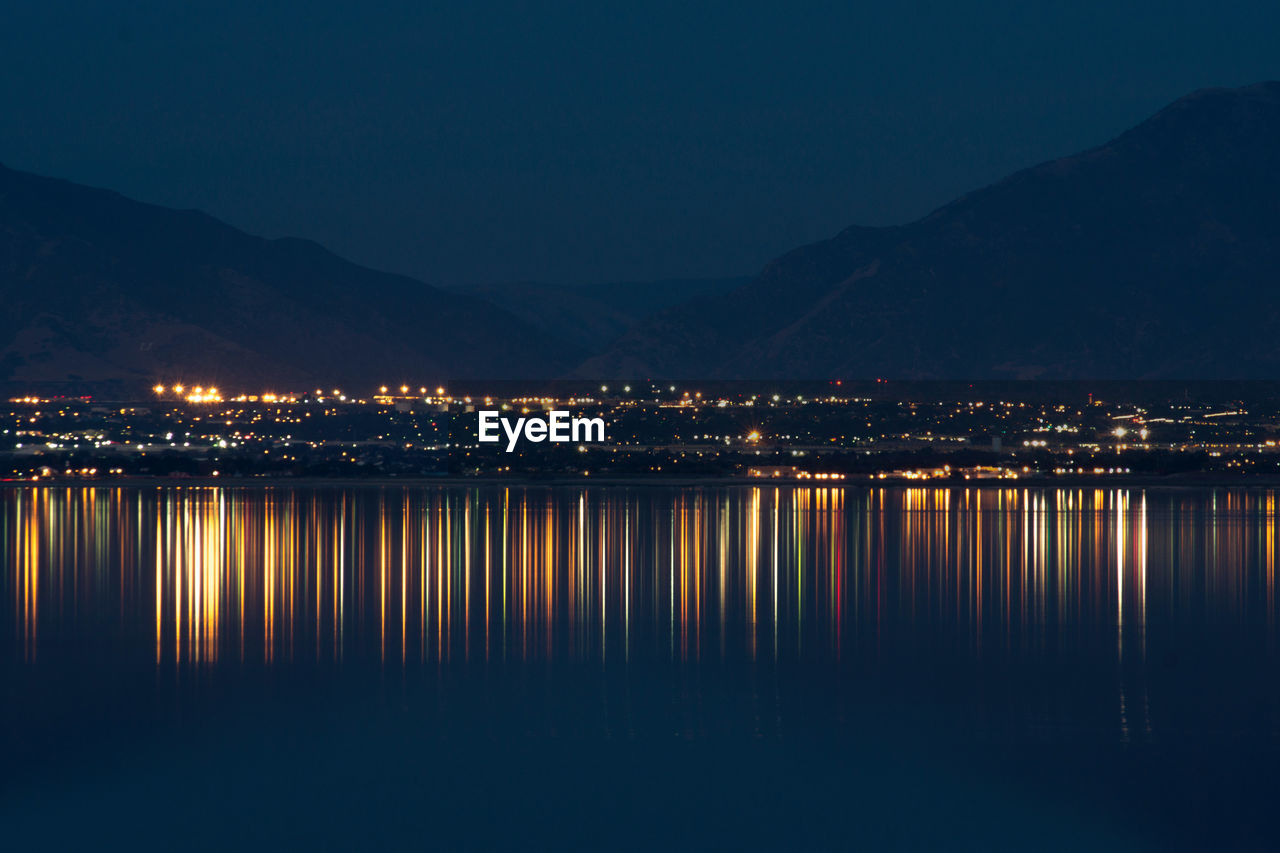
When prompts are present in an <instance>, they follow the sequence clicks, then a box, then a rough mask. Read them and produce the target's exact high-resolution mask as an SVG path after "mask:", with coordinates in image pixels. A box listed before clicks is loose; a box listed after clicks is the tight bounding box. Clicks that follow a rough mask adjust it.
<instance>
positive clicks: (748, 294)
mask: <svg viewBox="0 0 1280 853" xmlns="http://www.w3.org/2000/svg"><path fill="white" fill-rule="evenodd" d="M1278 151H1280V83H1275V82H1271V83H1261V84H1257V85H1253V86H1248V87H1244V88H1239V89H1209V90H1204V91H1200V92H1196V93H1193V94H1191V95H1188V96H1186V97H1184V98H1181V99H1179V100H1178V101H1176V102H1174V103H1173V104H1171V105H1170V106H1168V107H1167V108H1165V109H1163V110H1161V111H1160V112H1159V113H1157V114H1156V115H1154V116H1152V117H1151V118H1149V119H1147V120H1146V121H1144V122H1142V123H1141V124H1139V125H1138V126H1137V127H1135V128H1133V129H1132V130H1130V131H1128V132H1126V133H1124V134H1122V135H1120V136H1119V137H1117V138H1116V139H1114V140H1112V141H1111V142H1108V143H1106V144H1105V145H1102V146H1100V147H1098V148H1095V149H1093V150H1090V151H1086V152H1083V153H1081V154H1077V155H1075V156H1071V157H1065V158H1062V159H1059V160H1054V161H1052V162H1048V163H1044V164H1042V165H1039V166H1036V167H1034V168H1030V169H1027V170H1025V171H1022V172H1018V173H1017V174H1014V175H1012V176H1011V177H1009V178H1006V179H1005V180H1002V181H1000V182H999V183H996V184H994V185H992V186H989V187H986V188H984V189H981V190H978V191H976V192H973V193H970V194H968V195H966V196H963V197H962V198H959V199H957V200H956V201H954V202H952V203H950V204H948V205H946V206H944V207H942V208H940V209H939V210H937V211H935V212H933V213H931V214H929V215H928V216H926V217H924V218H923V219H921V220H919V221H917V222H913V223H910V224H908V225H903V226H899V227H890V228H859V227H854V228H849V229H847V230H845V231H843V232H841V233H840V234H838V235H836V236H835V237H833V238H831V239H830V240H826V241H823V242H820V243H815V244H813V245H810V246H804V247H802V248H799V249H796V250H794V251H792V252H790V253H788V254H786V255H784V256H783V257H781V258H779V259H778V260H776V261H774V262H773V263H771V264H769V265H768V266H767V267H766V268H765V269H764V271H763V272H761V274H760V275H759V276H757V277H756V278H755V279H753V280H752V281H750V282H749V283H747V284H745V285H743V286H742V287H739V288H737V289H735V290H733V291H731V292H729V293H727V294H723V295H711V296H707V297H704V298H699V299H696V300H694V301H691V302H689V303H687V304H683V305H679V306H675V307H673V308H670V309H668V310H665V311H663V312H661V313H659V314H658V315H656V316H655V317H653V318H651V319H650V320H648V321H646V322H644V323H642V324H640V325H638V326H637V327H635V328H633V329H632V330H631V331H629V332H627V333H626V334H625V335H623V336H622V337H621V338H620V339H619V340H618V341H617V342H616V343H614V344H613V345H612V346H611V347H609V349H608V350H606V351H605V352H603V353H602V354H601V355H599V356H596V357H594V358H592V359H589V360H588V361H587V362H586V363H584V364H583V365H580V366H579V368H578V373H579V374H581V375H586V376H610V377H619V378H626V377H639V376H659V377H759V378H775V377H776V378H831V377H860V378H870V377H880V376H883V377H896V378H939V379H945V378H966V379H967V378H974V379H977V378H1011V379H1030V378H1073V379H1099V378H1126V379H1136V378H1228V377H1230V378H1261V377H1275V376H1277V375H1280V296H1277V285H1280V153H1278Z"/></svg>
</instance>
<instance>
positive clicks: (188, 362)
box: [0, 167, 586, 393]
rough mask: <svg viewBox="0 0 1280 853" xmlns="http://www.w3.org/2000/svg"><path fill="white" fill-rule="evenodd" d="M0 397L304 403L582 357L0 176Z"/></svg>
mask: <svg viewBox="0 0 1280 853" xmlns="http://www.w3.org/2000/svg"><path fill="white" fill-rule="evenodd" d="M0 302H2V303H3V305H4V310H3V312H0V384H5V385H8V386H9V387H11V388H13V387H17V388H43V389H48V390H50V391H55V392H56V391H65V392H75V393H80V392H82V391H84V390H99V391H101V390H104V389H113V390H119V391H121V392H124V391H127V390H136V389H138V388H145V387H149V386H150V385H151V384H152V383H154V382H157V381H162V382H173V381H177V380H184V381H186V382H188V383H189V384H196V383H204V384H213V383H218V384H220V385H222V386H224V387H228V386H237V387H242V388H247V389H257V388H261V387H264V386H265V387H289V388H306V387H310V386H311V385H314V384H323V385H325V386H330V385H334V384H339V385H342V386H344V387H348V388H353V389H355V388H360V389H371V388H373V387H375V385H376V384H378V383H382V382H386V383H397V384H398V383H400V382H409V383H414V384H416V383H419V382H421V383H427V382H437V381H440V380H443V379H447V378H450V377H464V376H504V377H522V376H549V375H554V374H556V373H559V372H561V371H563V370H564V369H566V368H567V367H569V366H571V365H572V364H573V363H575V362H576V361H577V360H580V359H581V358H582V357H583V356H584V355H585V354H586V351H584V350H580V349H575V348H574V347H573V346H571V345H569V344H566V343H565V342H564V340H563V339H557V338H551V339H548V338H547V336H546V335H543V334H541V333H540V332H539V331H538V330H537V329H536V328H534V327H533V326H532V325H530V324H528V323H525V322H523V321H521V320H520V319H518V318H517V317H515V316H513V315H511V314H510V313H508V312H506V311H503V310H500V309H498V308H495V307H494V306H493V305H492V304H490V303H487V302H485V301H483V300H481V299H479V298H477V297H475V296H469V295H465V294H458V293H453V292H449V291H445V290H442V289H439V288H435V287H431V286H429V285H426V284H423V283H422V282H419V281H415V280H412V279H409V278H405V277H402V276H396V275H390V274H387V273H381V272H375V271H374V270H370V269H366V268H364V267H360V266H357V265H355V264H352V263H350V262H348V261H345V260H343V259H341V258H339V257H337V256H335V255H333V254H332V253H330V252H328V251H326V250H325V249H323V248H321V247H320V246H318V245H316V244H314V243H310V242H307V241H304V240H296V239H282V240H265V239H262V238H259V237H254V236H251V235H249V234H245V233H244V232H242V231H238V230H236V229H235V228H232V227H231V226H229V225H226V224H224V223H222V222H219V221H218V220H216V219H214V218H212V217H210V216H207V215H205V214H203V213H199V212H197V211H191V210H171V209H167V208H163V207H157V206H154V205H149V204H142V203H139V202H136V201H131V200H129V199H127V198H124V197H123V196H120V195H118V194H116V193H113V192H108V191H105V190H99V189H90V188H88V187H84V186H79V185H76V184H72V183H68V182H66V181H60V180H54V179H50V178H43V177H37V176H35V175H30V174H26V173H23V172H18V171H14V170H11V169H7V168H3V167H0Z"/></svg>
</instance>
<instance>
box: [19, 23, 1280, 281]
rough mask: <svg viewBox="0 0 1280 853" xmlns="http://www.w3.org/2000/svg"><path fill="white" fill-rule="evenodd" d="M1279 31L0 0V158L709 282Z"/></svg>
mask: <svg viewBox="0 0 1280 853" xmlns="http://www.w3.org/2000/svg"><path fill="white" fill-rule="evenodd" d="M121 5H124V6H127V7H128V8H125V9H122V8H117V7H118V6H121ZM961 6H965V7H968V8H967V9H965V10H963V11H962V10H961V9H960V7H961ZM264 7H270V8H264ZM1277 45H1280V4H1277V3H1276V2H1275V0H1265V2H1247V3H1243V2H1242V3H1212V4H1211V3H1204V2H1195V3H1189V2H1171V1H1170V0H1165V2H1152V3H1125V2H1116V0H1105V2H1086V0H1078V2H1074V3H1055V4H1044V3H1028V2H1026V0H1019V2H1008V3H987V4H958V3H955V2H938V3H905V2H903V3H899V2H895V3H879V4H853V3H829V4H827V3H823V4H819V3H812V4H804V6H803V8H799V7H798V4H795V3H769V4H759V3H748V2H742V0H737V2H729V3H716V4H712V3H690V2H679V3H670V4H666V3H658V2H633V3H629V4H622V3H600V2H598V0H596V2H584V3H575V4H537V3H481V2H475V3H471V2H457V3H452V4H435V3H424V2H411V3H390V2H388V3H377V4H372V3H365V4H353V3H335V2H328V0H310V2H307V3H296V4H284V3H262V2H261V0H257V2H220V3H197V2H182V3H173V2H147V3H130V4H114V3H65V2H49V1H48V0H46V1H45V2H39V3H27V2H23V3H12V4H7V6H6V11H5V15H4V20H3V26H0V162H3V163H5V164H6V165H8V166H11V167H13V168H18V169H25V170H29V171H35V172H39V173H43V174H49V175H55V176H58V177H65V178H68V179H71V180H75V181H79V182H82V183H87V184H92V185H97V186H105V187H109V188H112V189H116V190H119V191H120V192H123V193H125V194H126V195H130V196H133V197H135V198H139V199H142V200H145V201H152V202H156V203H160V204H165V205H171V206H176V207H198V208H201V209H203V210H206V211H208V212H210V213H213V214H214V215H216V216H219V217H221V218H224V219H226V220H228V221H229V222H231V223H233V224H235V225H237V226H240V227H242V228H244V229H246V230H249V231H251V232H255V233H260V234H264V235H269V236H280V235H297V236H303V237H310V238H313V239H316V240H318V241H320V242H322V243H324V244H325V245H327V246H329V247H330V248H332V249H334V250H335V251H337V252H339V253H340V254H344V255H346V256H348V257H350V258H351V259H353V260H356V261H359V262H361V263H364V264H368V265H370V266H375V267H378V268H382V269H390V270H394V271H397V272H405V273H409V274H412V275H415V276H418V277H420V278H423V279H426V280H429V281H434V282H439V283H455V282H475V281H500V280H523V279H539V280H548V281H566V282H585V281H616V280H626V279H648V278H662V277H675V276H721V275H737V274H747V273H751V272H754V271H756V270H757V269H758V268H759V267H760V265H761V264H763V263H764V262H765V261H767V260H769V259H770V258H772V257H774V256H776V255H778V254H779V253H781V252H783V251H785V250H787V249H790V248H792V247H794V246H796V245H799V244H802V243H805V242H808V241H812V240H815V239H820V238H823V237H826V236H829V235H831V234H832V233H834V232H836V231H838V230H839V229H841V228H843V227H844V226H847V225H850V224H855V223H856V224H863V225H876V224H893V223H899V222H903V221H907V220H910V219H913V218H915V217H917V216H920V215H922V214H924V213H926V212H928V211H929V210H930V209H932V208H933V207H935V206H937V205H939V204H941V203H944V202H946V201H948V200H949V199H951V198H953V197H954V196H956V195H958V194H960V193H962V192H965V191H967V190H970V189H973V188H975V187H977V186H980V185H982V184H984V183H988V182H990V181H992V180H994V179H997V178H999V177H1002V176H1003V175H1005V174H1007V173H1008V172H1010V171H1012V170H1014V169H1017V168H1020V167H1023V166H1028V165H1031V164H1034V163H1036V162H1038V161H1041V160H1044V159H1047V158H1050V157H1054V156H1058V155H1062V154H1067V153H1071V152H1073V151H1075V150H1078V149H1080V148H1083V147H1087V146H1090V145H1093V144H1097V143H1100V142H1103V141H1105V140H1106V139H1108V138H1109V137H1111V136H1113V135H1115V134H1116V133H1118V132H1120V131H1122V130H1124V129H1125V128H1127V127H1129V126H1131V125H1132V124H1134V123H1136V122H1137V121H1138V120H1140V119H1141V118H1143V117H1145V116H1146V115H1148V114H1149V113H1151V112H1152V111H1154V110H1156V109H1158V108H1159V107H1161V106H1162V105H1164V104H1165V103H1167V102H1168V101H1170V100H1172V99H1174V98H1176V97H1178V96H1179V95H1182V94H1184V93H1186V92H1188V91H1190V90H1193V89H1197V88H1201V87H1204V86H1213V85H1240V84H1245V83H1251V82H1256V81H1259V80H1264V79H1274V78H1278V77H1280V47H1277Z"/></svg>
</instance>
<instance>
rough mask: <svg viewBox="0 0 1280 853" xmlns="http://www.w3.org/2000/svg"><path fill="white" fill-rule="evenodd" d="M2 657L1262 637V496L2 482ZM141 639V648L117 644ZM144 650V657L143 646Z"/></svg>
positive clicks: (578, 657)
mask: <svg viewBox="0 0 1280 853" xmlns="http://www.w3.org/2000/svg"><path fill="white" fill-rule="evenodd" d="M0 559H2V560H3V569H4V571H3V578H2V581H3V597H4V598H5V599H6V606H5V610H6V611H7V612H9V613H10V614H12V619H13V626H14V628H13V631H12V633H11V634H10V636H11V638H12V640H13V643H14V645H15V648H16V651H17V656H19V657H21V658H22V659H25V660H28V661H37V660H39V659H40V658H41V656H42V655H43V654H46V653H47V652H48V651H49V650H50V649H58V648H60V647H65V646H66V645H67V644H74V642H76V641H80V642H93V641H94V639H95V637H96V636H101V635H102V634H103V633H104V632H105V633H107V634H111V635H114V636H117V637H125V638H127V639H128V641H129V642H128V644H127V645H126V648H127V649H131V650H135V651H136V653H137V654H139V655H141V654H143V653H145V654H147V655H149V656H152V657H153V658H154V661H155V663H156V664H157V665H160V666H174V665H189V664H200V665H214V664H227V663H229V662H237V661H239V662H244V661H252V662H266V663H268V664H279V663H282V662H287V661H297V660H306V659H311V660H320V661H344V660H347V659H348V658H355V659H360V660H364V659H368V658H376V659H377V660H379V661H381V662H382V663H383V664H384V665H390V664H395V665H405V666H408V665H411V664H417V663H421V662H423V661H431V662H440V663H443V662H457V661H492V660H505V661H521V660H543V661H552V662H556V661H583V660H600V661H605V662H609V661H614V660H630V659H632V658H633V657H635V656H641V657H644V658H646V659H651V658H659V659H674V660H682V661H697V660H703V659H709V658H729V659H747V660H757V661H758V660H766V659H768V660H772V659H808V658H812V659H829V658H835V659H838V658H840V657H841V656H842V655H848V654H859V655H865V654H876V653H879V652H880V651H881V649H882V647H883V646H885V645H886V644H889V645H901V644H903V643H906V642H915V641H918V640H919V639H920V638H921V637H929V638H933V639H934V640H936V641H937V642H945V643H946V644H948V645H949V646H950V647H952V648H954V649H958V650H961V651H962V652H963V653H964V654H966V655H969V656H970V657H972V658H975V659H980V658H982V657H983V656H984V655H992V654H996V655H1022V656H1024V657H1025V656H1035V655H1038V654H1045V653H1047V652H1049V651H1052V650H1058V651H1062V650H1068V651H1069V650H1072V649H1076V648H1087V649H1091V650H1096V649H1097V648H1099V647H1102V646H1107V647H1110V648H1112V649H1113V650H1114V654H1115V656H1116V658H1117V659H1118V660H1120V661H1123V660H1125V659H1126V658H1129V659H1137V660H1142V659H1143V658H1144V657H1145V655H1146V654H1147V640H1148V634H1149V631H1150V630H1151V628H1152V626H1164V627H1165V629H1167V630H1169V631H1175V630H1177V629H1180V628H1187V627H1194V626H1198V625H1204V624H1217V625H1222V624H1228V625H1240V624H1249V625H1253V626H1256V627H1260V628H1261V629H1262V632H1263V636H1264V638H1265V641H1266V643H1267V644H1268V645H1269V644H1270V642H1271V641H1272V639H1273V629H1274V621H1275V609H1276V608H1275V591H1274V584H1275V563H1276V539H1275V495H1274V492H1272V491H1250V490H1231V489H1220V490H1213V491H1191V490H1188V491H1176V490H1147V491H1143V490H1137V489H1107V490H1102V489H1070V490H1068V489H963V488H958V489H926V488H919V489H858V488H834V489H833V488H812V487H796V488H792V487H741V488H705V489H701V488H691V489H650V488H642V489H598V488H596V489H578V488H568V487H556V488H497V487H477V488H468V487H439V488H435V487H405V488H400V487H394V488H391V487H388V488H353V489H340V488H282V487H271V488H216V487H210V488H178V487H173V488H113V487H94V488H58V487H43V488H19V489H12V490H8V491H6V492H4V493H0ZM144 638H145V643H144ZM144 650H145V651H144Z"/></svg>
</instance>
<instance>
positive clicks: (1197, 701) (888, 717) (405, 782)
mask: <svg viewBox="0 0 1280 853" xmlns="http://www.w3.org/2000/svg"><path fill="white" fill-rule="evenodd" d="M1276 556H1277V542H1276V495H1275V493H1274V492H1273V491H1271V490H1266V489H1244V488H1239V489H1234V488H1218V489H1208V488H1204V489H1200V488H1197V489H1172V488H1170V489H1152V488H1148V489H1136V488H1108V489H1095V488H1086V489H1054V488H883V489H880V488H863V487H843V488H816V487H792V486H780V487H773V486H764V487H755V486H731V487H706V488H676V487H658V486H644V487H634V488H626V487H598V488H585V487H584V488H578V487H569V486H554V487H536V486H520V487H510V488H506V487H501V486H493V485H483V486H474V487H472V486H447V485H440V486H431V485H427V486H418V485H413V486H400V485H385V486H377V485H374V486H351V487H346V486H341V487H340V486H314V487H312V486H297V487H295V486H285V485H275V486H252V487H203V486H189V487H188V486H124V487H112V486H94V487H80V486H76V487H62V486H48V487H14V488H7V489H4V490H3V491H0V604H2V612H3V616H0V625H2V626H3V627H4V630H3V636H0V665H2V666H3V669H2V670H0V672H2V673H3V675H4V685H5V693H4V708H3V712H2V715H0V725H2V726H3V731H4V734H3V735H2V736H0V743H3V749H4V761H3V764H4V767H5V768H6V769H5V770H4V771H3V776H2V778H0V785H2V786H3V787H0V794H3V800H2V803H0V826H4V827H6V829H2V830H0V836H3V835H6V834H7V835H8V837H9V838H10V839H11V840H12V841H21V842H22V843H24V844H25V843H30V842H36V843H40V842H43V843H45V844H49V845H51V846H62V845H64V844H71V843H76V844H83V843H103V842H105V841H107V840H109V839H117V838H118V839H121V840H125V841H126V842H127V843H130V844H132V845H133V846H136V847H148V846H158V847H165V846H172V845H174V844H177V845H179V846H184V847H188V846H189V847H207V848H210V849H217V848H224V849H225V848H227V847H232V846H236V847H239V846H244V845H245V844H251V845H257V844H261V845H290V846H292V845H300V844H307V845H309V846H319V847H336V848H338V849H342V848H347V847H350V846H353V845H365V844H391V843H394V844H403V843H413V844H415V845H421V844H427V845H432V844H438V845H441V846H446V847H456V846H535V847H564V846H595V847H599V846H609V847H641V848H644V847H652V846H671V845H677V846H679V845H707V844H710V845H715V846H730V847H740V846H787V847H796V846H798V847H830V846H856V845H860V844H862V845H867V844H869V845H871V846H873V847H875V846H886V847H898V848H912V847H924V848H928V847H932V848H937V847H939V846H945V847H948V848H969V849H992V848H1006V849H1025V848H1026V847H1028V846H1035V847H1040V848H1046V847H1047V848H1061V849H1078V848H1079V847H1080V846H1082V845H1084V844H1090V845H1094V846H1100V847H1115V848H1123V849H1133V848H1134V847H1143V846H1149V847H1152V848H1157V847H1158V848H1164V849H1168V848H1169V847H1178V846H1185V847H1187V848H1193V849H1194V848H1203V847H1206V846H1213V847H1237V848H1260V847H1266V846H1269V843H1270V841H1271V839H1273V838H1274V837H1275V835H1274V833H1275V832H1276V829H1277V827H1276V820H1275V819H1274V818H1273V817H1272V816H1271V809H1272V806H1271V793H1270V792H1271V791H1272V790H1273V788H1272V786H1273V785H1274V784H1275V783H1276V782H1277V781H1280V779H1278V778H1277V777H1280V772H1278V771H1277V769H1276V768H1277V767H1278V766H1280V762H1277V761H1276V759H1277V758H1278V757H1280V678H1278V677H1277V676H1280V668H1278V667H1277V663H1278V661H1280V656H1278V654H1277V625H1276V622H1277V603H1276V586H1275V580H1276V577H1275V574H1276Z"/></svg>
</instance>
